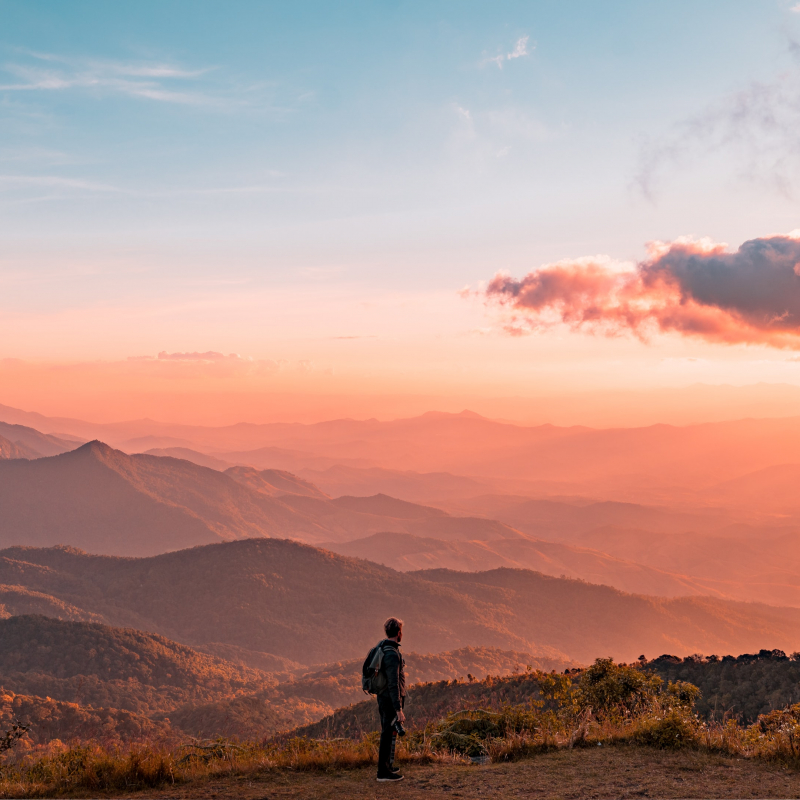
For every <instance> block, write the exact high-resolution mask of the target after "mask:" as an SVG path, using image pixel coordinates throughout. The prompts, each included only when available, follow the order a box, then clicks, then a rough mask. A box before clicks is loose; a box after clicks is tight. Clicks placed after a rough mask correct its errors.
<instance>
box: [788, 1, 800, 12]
mask: <svg viewBox="0 0 800 800" xmlns="http://www.w3.org/2000/svg"><path fill="white" fill-rule="evenodd" d="M789 11H794V13H795V14H800V3H797V4H796V5H793V6H792V7H791V8H790V9H789Z"/></svg>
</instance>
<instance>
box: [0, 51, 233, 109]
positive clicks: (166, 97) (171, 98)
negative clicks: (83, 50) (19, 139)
mask: <svg viewBox="0 0 800 800" xmlns="http://www.w3.org/2000/svg"><path fill="white" fill-rule="evenodd" d="M24 55H25V56H27V57H28V58H29V59H30V60H32V61H33V63H32V64H31V63H26V64H22V63H11V64H6V65H5V66H4V68H3V69H4V71H5V72H6V73H7V74H9V75H12V76H14V78H16V80H15V81H12V82H5V83H0V91H3V92H54V91H66V90H85V91H95V92H105V93H108V94H122V95H127V96H129V97H140V98H144V99H147V100H154V101H157V102H162V103H176V104H180V105H195V106H223V105H229V104H230V100H228V99H223V98H221V97H217V96H213V95H210V94H208V93H205V92H200V91H186V90H184V89H183V88H179V89H176V88H173V86H174V84H175V82H183V83H185V82H186V81H193V80H196V79H197V78H200V77H201V76H203V75H205V74H206V73H208V72H210V71H212V69H213V68H211V67H205V68H202V69H185V68H183V67H180V66H177V65H175V64H167V63H128V62H121V61H98V60H92V59H70V58H64V57H61V56H58V55H53V54H50V53H33V52H27V53H24Z"/></svg>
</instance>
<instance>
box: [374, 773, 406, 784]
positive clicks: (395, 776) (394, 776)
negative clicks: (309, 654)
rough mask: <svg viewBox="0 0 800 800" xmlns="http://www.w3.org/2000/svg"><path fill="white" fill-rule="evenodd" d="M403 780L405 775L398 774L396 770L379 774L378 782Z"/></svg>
mask: <svg viewBox="0 0 800 800" xmlns="http://www.w3.org/2000/svg"><path fill="white" fill-rule="evenodd" d="M401 780H403V776H402V775H398V774H397V773H396V772H389V773H387V774H386V775H378V783H393V782H394V781H401Z"/></svg>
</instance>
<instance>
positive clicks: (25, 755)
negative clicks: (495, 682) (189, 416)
mask: <svg viewBox="0 0 800 800" xmlns="http://www.w3.org/2000/svg"><path fill="white" fill-rule="evenodd" d="M539 688H540V692H539V694H538V695H537V696H535V697H532V698H531V700H530V702H529V703H527V704H525V705H521V706H512V707H508V708H505V709H503V710H502V711H499V712H494V711H482V710H477V709H471V710H463V711H460V712H457V713H454V714H451V715H450V716H448V717H446V718H444V719H442V720H439V721H437V722H436V723H431V724H429V725H427V726H426V727H425V728H424V729H423V730H417V731H414V732H412V733H411V734H410V735H409V736H407V737H406V738H405V739H402V740H400V742H399V746H398V751H397V758H398V763H399V764H400V765H401V766H402V767H403V768H404V769H406V770H407V771H408V775H409V781H408V782H407V783H405V784H403V786H404V788H403V789H398V790H399V791H402V792H403V796H408V797H417V796H422V795H421V794H420V792H424V793H426V794H425V796H426V797H438V796H441V797H444V796H448V797H455V796H459V795H460V796H464V797H473V796H474V797H479V796H488V794H491V795H492V796H495V797H497V796H500V797H503V796H508V797H517V796H519V797H539V796H542V797H560V796H563V797H573V796H582V797H585V796H597V797H605V796H647V795H657V796H662V797H674V796H682V797H694V796H706V797H729V796H734V795H735V796H738V797H748V796H756V795H758V796H762V797H765V796H782V797H789V796H792V797H794V796H798V797H800V772H798V770H800V744H799V743H800V705H798V706H793V707H791V708H789V709H785V710H782V711H776V712H772V713H770V714H767V715H763V716H761V717H759V720H758V722H757V723H756V724H754V725H751V726H748V727H742V726H740V725H738V724H737V723H736V722H735V721H733V720H731V721H728V722H726V723H724V724H715V723H712V724H707V723H703V722H701V721H700V719H698V717H697V716H696V715H695V714H694V713H693V710H692V703H693V701H694V698H695V697H696V695H697V691H696V689H695V688H694V687H691V686H688V685H686V684H671V685H669V686H667V687H663V686H662V685H661V683H660V681H658V680H657V679H655V680H654V679H652V678H651V677H649V676H647V675H643V674H641V673H640V672H639V671H637V670H636V669H634V668H631V667H625V666H619V665H615V664H613V662H611V661H610V660H599V661H598V662H597V663H596V664H595V666H594V667H592V668H590V669H589V670H586V671H585V672H584V673H583V675H582V677H581V679H580V682H578V683H575V682H574V681H572V680H570V678H569V677H567V676H559V675H556V674H554V673H550V674H546V673H539ZM487 755H488V756H489V757H490V759H491V762H492V764H491V766H490V767H489V768H488V769H485V768H483V767H476V766H472V765H471V764H470V757H475V756H487ZM11 756H12V758H11V759H9V758H6V761H5V763H3V764H2V765H1V766H0V797H54V796H87V795H92V796H117V795H130V794H136V793H141V792H143V791H144V792H147V794H148V796H153V795H157V794H161V795H168V796H175V797H215V796H248V794H251V795H252V796H254V797H255V796H262V797H263V796H265V793H266V796H269V797H273V796H274V797H284V796H285V797H315V798H316V797H328V796H330V797H333V796H334V795H336V796H337V800H340V798H341V797H343V796H344V797H361V796H364V797H366V796H370V797H375V796H376V795H375V791H376V786H377V785H376V784H375V783H374V770H375V764H376V757H377V734H375V733H372V734H368V735H367V736H364V737H362V738H361V739H359V740H352V739H323V740H317V739H309V738H299V737H297V738H289V739H283V740H279V741H276V740H273V741H262V742H233V741H227V740H223V739H219V740H216V741H213V742H194V743H190V744H185V745H182V746H175V745H172V746H170V745H168V744H164V745H162V746H160V747H159V746H156V745H130V746H128V747H125V748H120V747H116V748H114V747H103V746H100V745H98V744H84V745H78V746H73V747H67V746H64V745H60V744H59V743H52V744H51V745H50V746H49V748H48V751H47V752H43V751H42V750H41V749H39V750H36V749H34V750H30V751H28V752H24V751H18V752H17V753H12V754H11ZM14 756H16V758H15V759H14V758H13V757H14ZM556 776H557V777H556ZM731 776H736V777H735V780H734V781H733V782H731V780H730V778H731ZM411 778H413V780H411ZM337 787H338V788H337ZM770 787H772V788H770ZM379 790H380V792H383V787H379ZM343 791H344V792H345V794H342V792H343ZM364 792H367V794H364ZM484 792H485V793H487V794H485V795H484Z"/></svg>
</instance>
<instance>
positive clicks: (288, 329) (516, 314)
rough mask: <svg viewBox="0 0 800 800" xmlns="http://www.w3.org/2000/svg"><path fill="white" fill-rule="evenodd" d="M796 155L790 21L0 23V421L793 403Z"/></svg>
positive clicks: (796, 66) (597, 5)
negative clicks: (700, 386)
mask: <svg viewBox="0 0 800 800" xmlns="http://www.w3.org/2000/svg"><path fill="white" fill-rule="evenodd" d="M798 130H800V4H798V3H796V2H794V1H793V0H785V1H784V0H699V1H698V0H693V1H692V2H682V1H681V0H670V1H669V2H660V0H639V1H638V2H626V0H619V2H614V3H606V2H600V0H597V1H596V2H568V1H567V0H559V1H558V2H539V1H536V0H528V2H466V1H464V0H460V1H459V2H436V1H435V0H434V1H433V2H426V3H409V2H404V1H403V0H397V1H392V0H373V1H372V2H339V3H316V2H302V0H293V1H292V2H248V0H238V1H237V2H236V3H223V2H204V1H203V0H192V2H170V1H169V0H159V2H149V0H137V2H136V3H108V2H83V1H82V0H71V2H70V3H64V2H60V1H58V0H56V1H54V2H46V1H44V0H24V1H23V2H16V1H12V0H0V131H2V136H0V403H5V404H8V405H17V406H20V407H24V408H26V409H30V410H38V411H42V412H44V413H50V414H54V413H58V414H71V415H75V416H89V415H93V416H94V417H97V418H103V419H117V418H122V417H126V416H143V415H149V416H156V417H162V418H163V417H170V418H173V419H177V418H182V417H183V416H184V415H188V416H189V417H191V418H192V419H193V420H195V421H201V420H205V421H212V420H213V421H217V422H219V421H235V420H237V419H240V418H243V417H246V418H248V419H252V420H253V421H267V420H268V419H272V418H278V417H280V418H282V419H288V418H292V415H293V414H295V415H299V417H300V416H301V417H302V418H303V419H306V418H325V417H326V416H327V415H330V414H336V415H346V414H348V413H352V414H354V415H375V416H382V415H384V416H385V415H387V414H390V415H394V414H401V413H403V411H404V409H405V408H407V409H408V410H412V408H413V410H419V409H420V408H425V407H430V408H434V407H436V408H441V409H443V410H445V409H446V410H455V409H457V408H458V407H459V405H461V404H463V403H466V402H468V401H469V402H470V403H472V404H473V405H474V403H475V402H476V399H480V398H483V399H484V400H485V399H487V398H508V397H515V398H526V397H540V396H543V395H548V396H562V395H569V394H576V393H577V394H580V395H581V396H587V397H590V396H591V395H592V393H594V392H615V391H620V390H631V391H651V390H657V389H665V390H666V389H675V388H679V387H685V386H690V385H693V384H696V383H698V382H701V383H708V384H733V385H739V386H742V385H748V384H756V383H761V382H766V383H774V384H793V385H800V356H799V354H798V351H800V343H798V342H800V337H798V336H797V335H796V332H797V331H798V330H800V288H795V283H794V280H795V278H797V280H798V282H799V283H800V268H799V269H798V271H793V269H794V267H793V265H794V264H795V263H797V264H800V249H798V248H797V246H796V245H797V242H798V241H800V240H799V239H798V238H797V237H798V233H797V231H798V229H800V213H798V212H799V211H800V137H799V136H798V133H797V131H798ZM654 242H655V243H660V244H653V243H654ZM747 242H755V244H751V245H746V244H745V243H747ZM742 245H745V246H744V248H742ZM740 248H742V249H740ZM334 397H335V398H337V399H336V401H335V402H333V401H332V400H331V398H334ZM404 397H405V398H416V399H415V400H414V401H413V402H412V401H411V400H410V399H409V401H408V403H407V404H406V405H405V406H404V402H403V400H402V398H404ZM269 398H272V399H271V400H269ZM276 398H278V399H277V400H276ZM281 398H282V399H281ZM308 398H317V400H315V401H309V399H308ZM348 398H349V400H348ZM365 398H369V400H368V401H365ZM381 398H383V400H381ZM387 398H391V402H390V401H389V400H388V399H387ZM398 398H399V399H398ZM523 405H524V404H523ZM301 407H302V413H301V411H300V409H301ZM487 408H488V406H487ZM515 413H517V412H515ZM519 414H521V415H522V416H524V411H520V412H519ZM299 417H298V418H299Z"/></svg>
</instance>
